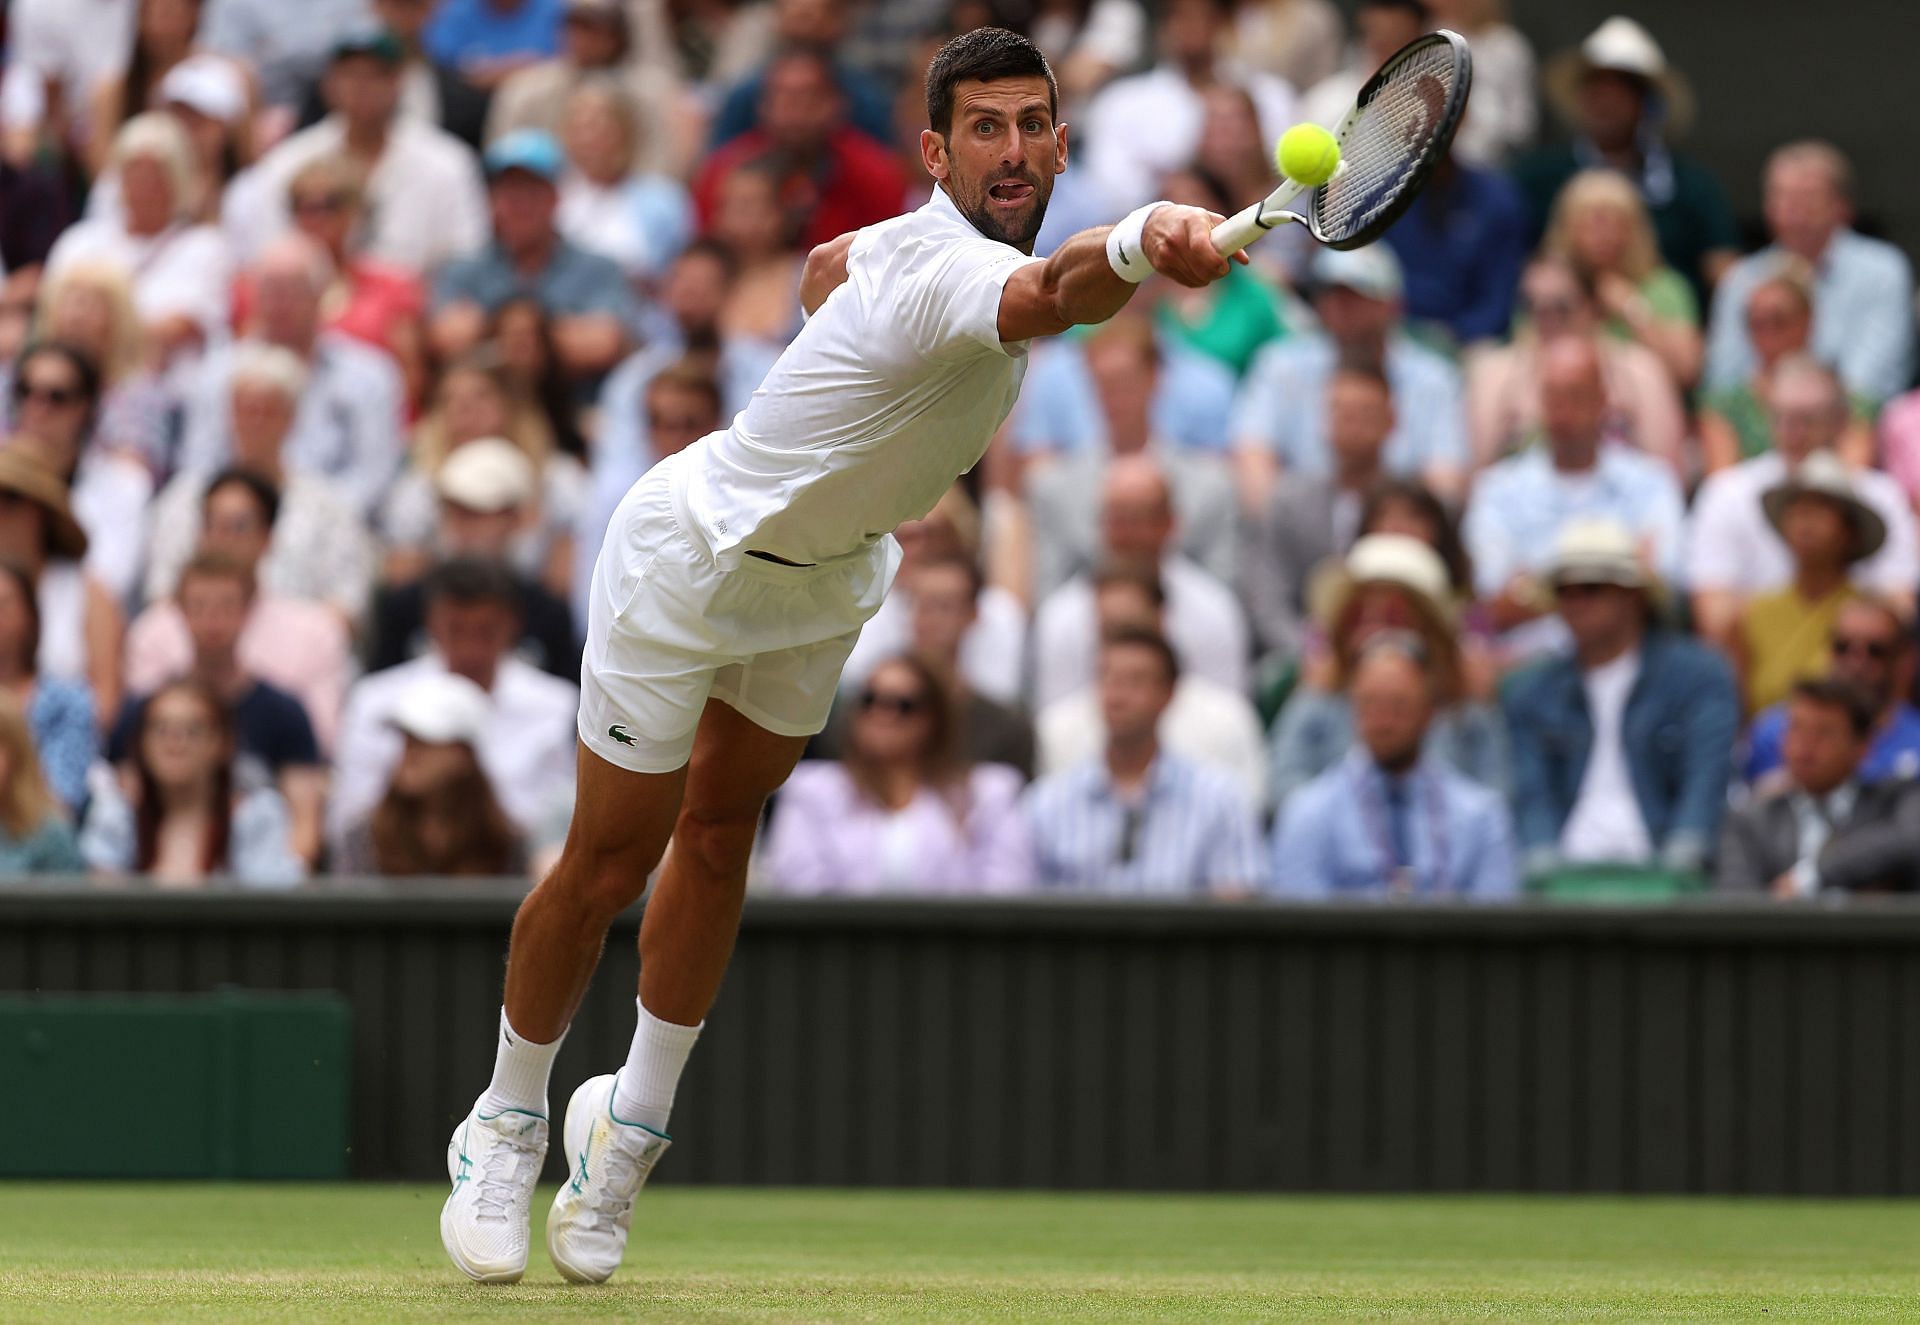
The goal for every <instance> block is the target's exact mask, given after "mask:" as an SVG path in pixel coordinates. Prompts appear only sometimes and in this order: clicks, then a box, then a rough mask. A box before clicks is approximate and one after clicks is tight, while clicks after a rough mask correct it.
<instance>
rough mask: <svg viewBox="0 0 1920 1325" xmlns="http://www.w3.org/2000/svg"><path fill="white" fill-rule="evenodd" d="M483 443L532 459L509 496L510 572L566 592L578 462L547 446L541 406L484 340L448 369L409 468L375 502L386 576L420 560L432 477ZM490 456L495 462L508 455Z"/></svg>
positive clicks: (409, 576)
mask: <svg viewBox="0 0 1920 1325" xmlns="http://www.w3.org/2000/svg"><path fill="white" fill-rule="evenodd" d="M482 444H487V445H489V446H490V447H491V449H492V450H495V451H497V450H498V449H499V448H500V447H501V446H505V447H507V448H509V449H513V450H516V451H518V452H519V454H520V456H521V457H522V458H523V459H524V460H525V461H527V462H529V463H530V465H531V473H530V477H531V480H532V482H533V485H534V489H533V492H532V493H531V494H530V495H529V496H528V497H526V498H522V499H521V500H519V501H516V502H513V503H512V505H513V507H514V509H516V510H517V511H518V512H519V514H520V515H521V516H522V517H523V518H522V521H521V524H520V525H519V527H518V528H517V529H516V530H515V532H514V538H513V541H512V544H511V547H510V557H509V559H510V560H511V561H512V563H513V567H514V569H515V570H516V571H517V572H518V573H520V574H522V575H525V576H527V577H528V578H530V579H534V580H537V581H538V582H539V583H540V584H542V585H543V586H545V587H546V589H547V590H548V592H550V593H552V594H554V595H556V596H558V595H562V594H565V593H566V592H567V591H568V589H569V588H570V587H571V585H572V577H573V557H574V546H573V531H574V526H575V524H576V523H577V522H578V520H579V518H580V506H581V503H582V502H583V501H585V500H586V490H587V473H586V469H585V467H584V466H582V465H581V463H580V462H579V461H578V460H575V459H574V458H573V457H572V456H569V455H561V454H560V453H559V452H558V451H557V450H556V449H555V446H554V438H553V434H552V431H551V429H550V428H549V426H548V424H547V420H546V416H545V414H544V413H543V412H542V411H541V410H540V408H539V406H538V405H536V404H535V403H534V402H533V401H531V400H528V399H527V398H525V397H524V396H521V395H518V394H517V393H516V392H515V391H514V390H513V386H512V383H511V382H510V380H509V379H508V377H507V375H506V371H505V368H504V366H503V365H502V363H501V361H500V357H499V355H498V354H497V353H495V352H494V351H493V350H491V349H482V350H479V351H477V352H476V353H474V354H470V355H468V356H467V357H466V358H464V359H462V360H460V361H459V362H457V363H455V364H454V365H453V366H452V367H450V368H449V369H448V370H447V372H446V374H445V375H444V376H443V377H442V378H441V380H440V389H439V390H438V391H437V392H436V393H435V405H434V410H433V412H432V413H431V414H429V415H428V416H427V417H426V418H425V419H423V420H422V421H421V423H420V427H419V429H418V430H417V431H416V432H415V435H414V442H413V452H412V455H411V457H410V463H409V465H408V468H407V469H406V471H405V472H404V473H402V474H401V475H400V477H399V479H398V480H397V481H396V482H395V483H394V485H393V488H392V490H391V491H390V492H389V493H388V494H387V498H386V501H385V502H384V503H383V505H382V507H381V513H380V525H381V528H382V530H383V531H384V533H385V535H386V544H387V564H386V578H387V579H388V580H389V581H402V582H404V581H408V580H413V579H417V578H419V576H420V574H421V573H422V572H423V571H424V570H425V569H426V567H427V565H428V564H429V563H430V562H431V560H432V542H433V534H434V528H435V523H436V518H437V513H438V510H439V499H440V494H439V493H437V492H436V490H435V481H436V479H437V477H438V475H439V473H440V471H441V470H442V469H443V468H444V467H445V466H446V465H447V464H448V463H449V462H450V461H451V460H452V458H453V457H454V456H456V455H458V454H459V453H460V452H461V451H463V450H465V449H466V448H467V447H470V446H479V445H482ZM492 463H493V464H494V467H495V468H498V466H499V465H500V464H505V463H510V462H506V461H498V460H495V461H493V462H492ZM499 509H504V508H502V507H496V510H499ZM595 551H596V552H597V551H598V549H595Z"/></svg>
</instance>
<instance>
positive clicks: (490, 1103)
mask: <svg viewBox="0 0 1920 1325" xmlns="http://www.w3.org/2000/svg"><path fill="white" fill-rule="evenodd" d="M566 1038H567V1033H566V1032H565V1031H561V1032H560V1034H559V1036H558V1038H556V1039H555V1040H554V1041H553V1043H551V1044H535V1043H534V1042H533V1041H532V1040H529V1039H527V1038H525V1037H524V1036H522V1035H521V1034H520V1032H518V1031H516V1030H514V1029H513V1027H511V1026H509V1025H508V1024H507V1010H506V1009H505V1008H501V1009H500V1040H499V1044H498V1047H497V1048H495V1050H494V1054H493V1080H492V1081H491V1082H489V1083H488V1085H487V1092H486V1094H484V1095H482V1096H481V1097H480V1104H479V1109H480V1112H481V1113H483V1114H486V1115H487V1116H488V1117H492V1116H493V1115H495V1114H498V1113H504V1112H506V1111H507V1110H508V1109H518V1110H519V1111H520V1112H522V1113H537V1114H539V1115H540V1116H541V1117H542V1118H544V1117H546V1116H547V1078H548V1077H549V1076H551V1075H552V1074H553V1056H554V1055H555V1054H557V1053H559V1052H560V1044H561V1041H563V1040H565V1039H566Z"/></svg>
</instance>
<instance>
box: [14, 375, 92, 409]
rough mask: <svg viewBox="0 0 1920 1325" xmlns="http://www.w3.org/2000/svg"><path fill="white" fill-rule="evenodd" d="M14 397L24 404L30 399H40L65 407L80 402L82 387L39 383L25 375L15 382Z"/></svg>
mask: <svg viewBox="0 0 1920 1325" xmlns="http://www.w3.org/2000/svg"><path fill="white" fill-rule="evenodd" d="M13 398H14V400H15V401H16V402H18V403H19V404H22V405H24V404H26V403H27V402H28V401H29V400H38V401H42V402H44V403H46V404H48V405H54V406H57V407H59V408H60V409H65V408H66V407H67V406H69V405H77V404H79V403H80V389H79V388H78V387H71V386H44V385H37V384H35V383H33V382H29V381H28V380H27V379H26V378H24V377H23V378H21V379H20V380H19V381H17V382H15V383H14V384H13Z"/></svg>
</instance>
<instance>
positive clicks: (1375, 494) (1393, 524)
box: [1359, 478, 1473, 603]
mask: <svg viewBox="0 0 1920 1325" xmlns="http://www.w3.org/2000/svg"><path fill="white" fill-rule="evenodd" d="M1368 534H1404V535H1405V536H1407V537H1408V538H1417V539H1419V540H1420V541H1421V542H1422V543H1425V544H1426V545H1427V546H1428V547H1430V548H1432V549H1433V550H1434V551H1435V552H1436V553H1438V554H1439V556H1440V564H1441V565H1442V566H1443V567H1445V569H1446V572H1447V584H1448V586H1449V588H1450V589H1451V590H1452V592H1453V597H1454V599H1455V600H1456V601H1457V602H1461V603H1465V602H1469V601H1471V599H1472V598H1473V563H1472V561H1471V560H1470V559H1469V558H1468V556H1467V548H1466V544H1465V543H1463V542H1461V541H1460V522H1459V521H1458V520H1457V519H1455V518H1454V515H1453V511H1452V510H1451V508H1449V507H1448V506H1447V504H1446V503H1445V502H1443V501H1441V500H1440V499H1439V498H1438V497H1436V496H1434V495H1433V492H1432V491H1431V490H1430V489H1429V488H1427V487H1425V486H1423V485H1422V484H1421V483H1420V482H1419V480H1417V479H1410V478H1383V479H1381V480H1380V481H1379V482H1378V483H1376V484H1374V485H1373V489H1372V491H1370V492H1368V493H1367V500H1366V504H1365V505H1363V506H1362V507H1361V508H1360V527H1359V536H1360V537H1361V538H1364V537H1366V536H1367V535H1368Z"/></svg>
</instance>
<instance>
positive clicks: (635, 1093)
mask: <svg viewBox="0 0 1920 1325" xmlns="http://www.w3.org/2000/svg"><path fill="white" fill-rule="evenodd" d="M633 1005H634V1007H636V1008H638V1009H639V1010H640V1025H639V1026H638V1027H637V1028H636V1029H635V1030H634V1032H633V1045H632V1047H631V1048H629V1049H628V1050H627V1065H626V1066H625V1067H623V1068H621V1069H620V1076H619V1077H618V1078H617V1079H616V1081H615V1082H614V1088H613V1116H614V1117H615V1118H617V1119H619V1120H620V1121H621V1122H623V1123H639V1124H640V1125H641V1126H642V1127H645V1128H647V1129H648V1130H649V1131H654V1132H658V1133H660V1135H662V1136H665V1135H666V1134H667V1114H668V1113H669V1112H671V1111H672V1109H673V1092H674V1088H675V1087H677V1086H678V1085H679V1084H680V1072H681V1069H683V1068H685V1067H686V1065H687V1055H688V1054H690V1053H692V1052H693V1042H694V1041H695V1040H697V1039H699V1038H700V1026H704V1025H706V1024H707V1023H705V1022H704V1021H703V1022H701V1023H700V1026H676V1025H674V1024H673V1023H672V1022H670V1021H662V1020H660V1018H658V1017H656V1016H654V1015H653V1014H652V1013H651V1012H649V1011H647V1009H646V1005H645V1004H643V1003H642V1002H641V1001H640V1000H639V999H637V998H636V999H634V1000H633Z"/></svg>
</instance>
